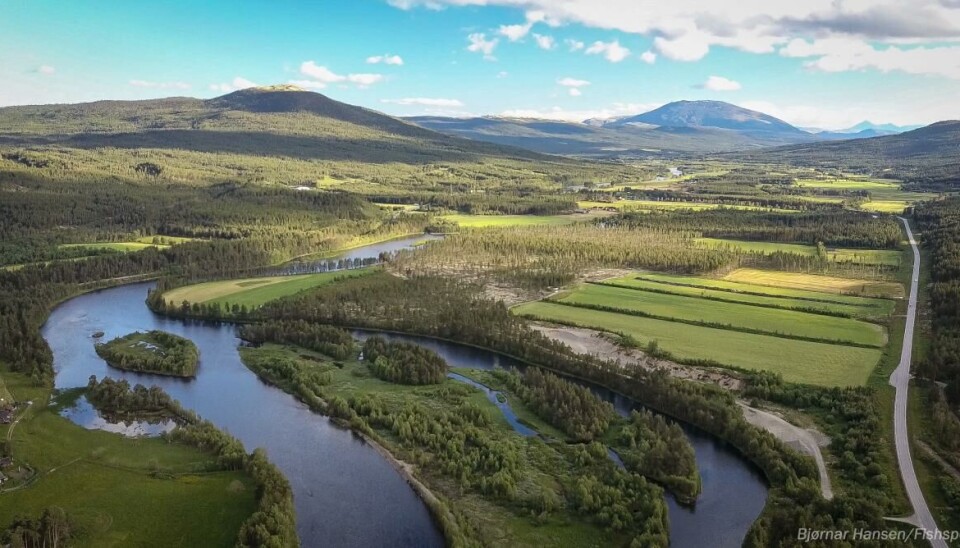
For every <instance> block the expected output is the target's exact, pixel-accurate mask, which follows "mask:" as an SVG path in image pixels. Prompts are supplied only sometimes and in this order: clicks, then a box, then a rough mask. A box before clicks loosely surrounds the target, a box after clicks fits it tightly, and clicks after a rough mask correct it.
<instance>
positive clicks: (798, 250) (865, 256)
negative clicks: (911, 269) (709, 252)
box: [697, 238, 900, 266]
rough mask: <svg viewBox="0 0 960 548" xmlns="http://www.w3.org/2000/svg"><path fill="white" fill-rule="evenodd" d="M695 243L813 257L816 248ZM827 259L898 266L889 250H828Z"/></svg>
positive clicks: (712, 241)
mask: <svg viewBox="0 0 960 548" xmlns="http://www.w3.org/2000/svg"><path fill="white" fill-rule="evenodd" d="M697 242H699V243H701V244H703V245H706V246H708V247H724V246H728V247H731V248H733V249H741V250H743V251H751V252H755V253H763V254H765V255H770V254H772V253H777V252H782V253H793V254H796V255H804V256H807V257H814V256H816V254H817V247H816V246H813V245H804V244H785V243H779V242H747V241H743V240H726V239H720V238H697ZM827 258H829V259H830V260H831V261H834V262H852V263H858V264H871V265H886V266H899V265H900V252H899V251H895V250H891V249H844V248H841V249H828V250H827Z"/></svg>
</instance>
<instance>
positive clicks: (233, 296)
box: [163, 268, 374, 308]
mask: <svg viewBox="0 0 960 548" xmlns="http://www.w3.org/2000/svg"><path fill="white" fill-rule="evenodd" d="M373 270H374V269H373V268H359V269H355V270H339V271H336V272H322V273H319V274H298V275H295V276H267V277H263V278H242V279H237V280H219V281H215V282H204V283H199V284H193V285H187V286H183V287H177V288H175V289H172V290H170V291H168V292H167V293H166V294H164V296H163V298H164V299H165V300H166V301H167V302H169V303H174V304H179V303H181V302H183V301H188V302H190V303H219V304H221V305H226V304H229V305H234V304H236V305H241V306H246V307H247V308H256V307H259V306H262V305H263V304H265V303H268V302H270V301H274V300H276V299H279V298H281V297H287V296H289V295H293V294H296V293H299V292H301V291H306V290H308V289H313V288H315V287H320V286H323V285H327V284H329V283H332V282H334V281H336V280H338V279H342V278H345V277H356V276H363V275H365V274H369V273H370V272H373Z"/></svg>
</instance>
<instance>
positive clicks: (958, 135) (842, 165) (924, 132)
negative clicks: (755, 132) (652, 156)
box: [739, 120, 960, 190]
mask: <svg viewBox="0 0 960 548" xmlns="http://www.w3.org/2000/svg"><path fill="white" fill-rule="evenodd" d="M739 157H740V158H742V159H748V160H756V161H763V162H782V163H791V164H795V165H813V166H819V167H831V168H837V169H841V170H847V171H852V172H858V173H869V174H872V175H875V176H878V175H881V174H883V175H886V176H889V177H894V178H898V179H901V180H904V181H906V182H907V183H915V184H918V185H922V186H924V187H926V188H928V189H935V188H936V189H948V188H952V189H954V190H956V189H957V188H958V187H960V120H949V121H944V122H937V123H935V124H931V125H929V126H926V127H922V128H920V129H915V130H912V131H906V132H903V133H899V134H895V135H885V136H881V137H872V138H868V139H847V140H843V141H827V142H818V143H807V144H799V145H791V146H784V147H777V148H771V149H766V150H762V151H754V152H749V153H746V154H740V155H739Z"/></svg>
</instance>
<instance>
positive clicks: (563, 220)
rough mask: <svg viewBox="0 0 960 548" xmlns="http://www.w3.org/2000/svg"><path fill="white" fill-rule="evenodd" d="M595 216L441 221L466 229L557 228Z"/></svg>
mask: <svg viewBox="0 0 960 548" xmlns="http://www.w3.org/2000/svg"><path fill="white" fill-rule="evenodd" d="M599 216H600V215H598V214H596V213H593V214H582V213H581V214H570V215H469V214H454V215H441V216H440V219H441V220H442V221H446V222H448V223H455V224H457V225H459V226H461V227H464V228H497V227H509V226H542V225H546V226H556V225H568V224H571V223H575V222H577V221H589V220H592V219H595V218H597V217H599Z"/></svg>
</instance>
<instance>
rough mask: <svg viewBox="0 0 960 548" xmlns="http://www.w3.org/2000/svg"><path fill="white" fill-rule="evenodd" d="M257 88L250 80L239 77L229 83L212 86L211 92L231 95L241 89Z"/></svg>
mask: <svg viewBox="0 0 960 548" xmlns="http://www.w3.org/2000/svg"><path fill="white" fill-rule="evenodd" d="M255 87H257V84H256V83H254V82H251V81H250V80H247V79H246V78H244V77H242V76H237V77H236V78H234V79H233V80H231V81H230V82H228V83H220V84H210V89H211V90H213V91H220V92H223V93H230V92H231V91H237V90H241V89H247V88H255Z"/></svg>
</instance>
